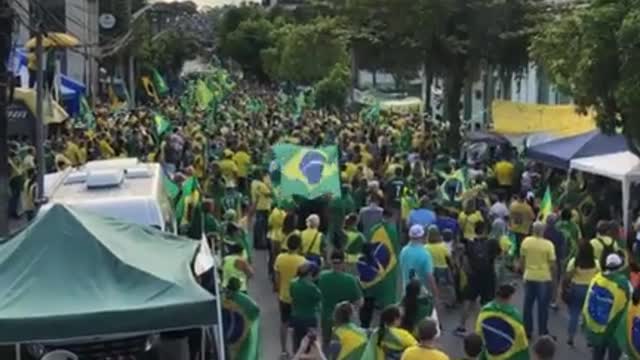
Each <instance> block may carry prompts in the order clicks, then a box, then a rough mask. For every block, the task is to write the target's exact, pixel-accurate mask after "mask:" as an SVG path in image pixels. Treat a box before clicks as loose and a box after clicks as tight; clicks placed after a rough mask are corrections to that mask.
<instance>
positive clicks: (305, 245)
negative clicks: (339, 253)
mask: <svg viewBox="0 0 640 360" xmlns="http://www.w3.org/2000/svg"><path fill="white" fill-rule="evenodd" d="M300 239H301V240H302V252H303V253H305V254H306V253H309V254H313V255H322V254H321V253H320V245H321V244H322V233H321V232H320V231H319V230H318V229H305V230H303V231H302V233H301V234H300Z"/></svg>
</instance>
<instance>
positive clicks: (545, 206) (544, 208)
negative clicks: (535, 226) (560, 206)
mask: <svg viewBox="0 0 640 360" xmlns="http://www.w3.org/2000/svg"><path fill="white" fill-rule="evenodd" d="M552 212H553V199H552V198H551V189H549V186H547V190H545V192H544V196H543V197H542V202H540V216H541V217H542V221H546V220H547V216H549V215H550V214H551V213H552Z"/></svg>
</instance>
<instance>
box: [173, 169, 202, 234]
mask: <svg viewBox="0 0 640 360" xmlns="http://www.w3.org/2000/svg"><path fill="white" fill-rule="evenodd" d="M176 219H177V220H178V225H179V227H180V233H181V234H184V235H186V236H189V237H190V238H193V239H200V238H201V237H202V231H203V227H204V219H203V212H202V195H201V194H200V185H199V184H198V179H196V178H195V177H190V178H188V179H187V180H185V181H184V182H183V183H182V187H181V190H180V198H179V199H178V203H177V204H176Z"/></svg>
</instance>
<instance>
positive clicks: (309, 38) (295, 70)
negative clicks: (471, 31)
mask: <svg viewBox="0 0 640 360" xmlns="http://www.w3.org/2000/svg"><path fill="white" fill-rule="evenodd" d="M272 37H273V41H274V46H273V47H271V48H270V49H266V51H263V52H262V61H263V64H264V66H265V68H266V69H267V72H268V73H269V75H270V76H271V78H272V79H274V80H278V81H291V82H294V83H297V84H301V85H312V84H314V83H315V82H317V81H320V80H322V79H323V78H325V77H327V76H329V74H330V72H331V71H332V70H333V68H334V67H335V65H336V64H347V59H348V55H347V51H346V38H345V37H344V35H343V34H342V32H341V31H340V26H339V22H338V21H337V20H336V19H334V18H318V19H315V20H314V21H313V22H311V23H308V24H302V25H297V24H289V25H287V26H284V27H283V28H280V29H277V30H276V31H274V32H273V33H272Z"/></svg>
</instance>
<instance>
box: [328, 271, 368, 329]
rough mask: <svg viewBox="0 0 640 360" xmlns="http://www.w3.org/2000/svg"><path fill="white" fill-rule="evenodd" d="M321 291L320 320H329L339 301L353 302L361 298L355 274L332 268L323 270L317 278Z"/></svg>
mask: <svg viewBox="0 0 640 360" xmlns="http://www.w3.org/2000/svg"><path fill="white" fill-rule="evenodd" d="M318 288H319V289H320V292H321V293H322V320H323V321H325V320H331V318H332V315H333V310H334V308H335V307H336V305H337V304H338V303H339V302H342V301H348V302H355V301H357V300H359V299H361V298H362V290H360V283H359V282H358V279H356V277H355V276H353V275H351V274H348V273H345V272H340V271H334V270H323V271H322V272H321V273H320V277H319V278H318Z"/></svg>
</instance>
